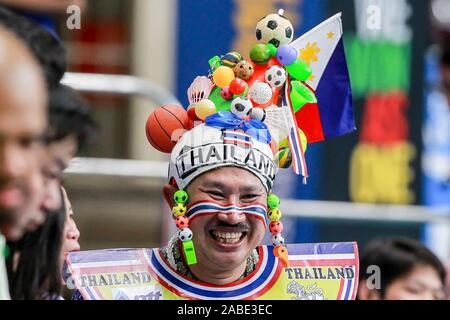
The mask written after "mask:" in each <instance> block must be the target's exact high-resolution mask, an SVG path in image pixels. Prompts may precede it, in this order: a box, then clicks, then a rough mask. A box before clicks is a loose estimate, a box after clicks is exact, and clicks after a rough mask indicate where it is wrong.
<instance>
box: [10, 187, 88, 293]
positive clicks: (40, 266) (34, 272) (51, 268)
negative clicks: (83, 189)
mask: <svg viewBox="0 0 450 320" xmlns="http://www.w3.org/2000/svg"><path fill="white" fill-rule="evenodd" d="M60 191H61V196H62V198H63V199H64V201H63V205H62V206H61V208H60V209H59V210H57V211H55V212H54V213H53V214H52V215H50V216H49V217H48V218H47V219H46V221H45V223H44V225H43V226H42V227H40V228H39V229H38V230H36V231H35V232H31V233H27V234H26V235H25V237H23V238H22V239H21V240H20V241H18V242H16V243H14V244H12V245H11V250H12V255H11V256H10V258H9V259H8V263H7V266H8V272H11V274H12V277H10V288H11V297H12V299H14V300H62V299H63V298H62V297H61V292H62V285H63V284H64V282H63V280H62V275H61V271H62V266H63V263H64V257H65V254H66V253H67V252H73V251H78V250H80V245H79V243H78V239H79V237H80V232H79V230H78V228H77V225H76V223H75V221H74V219H73V210H72V205H71V203H70V201H69V198H68V196H67V192H66V190H65V189H64V187H61V189H60ZM12 270H14V271H12Z"/></svg>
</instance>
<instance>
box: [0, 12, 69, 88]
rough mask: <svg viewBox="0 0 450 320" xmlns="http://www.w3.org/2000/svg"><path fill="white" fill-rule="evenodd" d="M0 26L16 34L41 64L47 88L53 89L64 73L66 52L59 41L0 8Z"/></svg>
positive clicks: (41, 28) (25, 19) (31, 23)
mask: <svg viewBox="0 0 450 320" xmlns="http://www.w3.org/2000/svg"><path fill="white" fill-rule="evenodd" d="M0 24H2V25H3V26H5V27H6V28H8V29H9V30H11V31H12V32H13V33H15V34H16V36H17V37H19V38H20V39H21V40H22V41H23V42H24V43H25V44H26V45H27V46H28V48H29V49H30V51H31V52H32V53H33V55H34V56H35V57H36V59H37V60H38V61H39V63H40V64H41V67H42V69H43V71H44V74H45V78H46V80H47V86H48V88H53V87H55V86H56V85H57V84H58V83H59V82H60V81H61V79H62V77H63V75H64V72H65V71H66V67H67V63H66V50H65V49H64V46H63V44H62V43H61V41H60V40H58V39H57V38H55V37H54V36H53V35H52V34H51V33H50V32H48V31H47V30H46V29H45V28H43V27H42V26H40V25H38V24H36V23H34V22H32V21H30V20H28V19H27V18H25V17H23V16H20V15H18V14H15V13H14V12H12V11H11V10H9V9H7V8H5V7H2V6H0Z"/></svg>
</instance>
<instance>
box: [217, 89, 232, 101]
mask: <svg viewBox="0 0 450 320" xmlns="http://www.w3.org/2000/svg"><path fill="white" fill-rule="evenodd" d="M220 95H221V96H222V98H223V99H224V100H231V99H233V93H232V92H231V90H230V87H229V86H226V87H223V88H222V90H220Z"/></svg>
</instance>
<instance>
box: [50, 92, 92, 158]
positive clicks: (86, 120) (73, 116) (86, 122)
mask: <svg viewBox="0 0 450 320" xmlns="http://www.w3.org/2000/svg"><path fill="white" fill-rule="evenodd" d="M96 128H97V127H96V124H95V122H94V120H93V119H92V117H91V116H90V108H89V105H88V103H87V102H86V100H84V99H83V98H82V97H81V96H80V94H79V93H78V92H76V91H75V90H74V89H72V88H70V87H68V86H66V85H63V84H59V85H58V86H56V87H55V88H53V89H52V90H51V91H50V98H49V128H48V133H47V137H46V140H47V143H51V142H55V141H59V140H61V139H64V138H66V137H68V136H70V135H73V136H74V138H75V139H76V140H77V143H78V150H83V149H84V148H85V147H86V145H88V144H89V142H91V140H92V139H93V136H94V135H95V133H96Z"/></svg>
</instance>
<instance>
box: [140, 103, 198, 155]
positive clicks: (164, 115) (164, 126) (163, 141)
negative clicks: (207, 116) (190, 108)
mask: <svg viewBox="0 0 450 320" xmlns="http://www.w3.org/2000/svg"><path fill="white" fill-rule="evenodd" d="M192 125H193V124H192V120H190V119H189V117H188V115H187V112H186V110H184V109H183V108H182V107H180V106H176V105H164V106H161V107H159V108H157V109H155V110H154V111H153V112H152V113H151V114H150V116H149V117H148V119H147V123H146V125H145V133H146V135H147V140H148V142H150V144H151V145H152V146H153V147H154V148H155V149H157V150H159V151H161V152H165V153H170V152H171V151H172V149H173V147H174V146H175V144H176V142H177V141H178V139H179V138H180V137H181V134H180V133H182V132H186V130H189V129H191V128H192Z"/></svg>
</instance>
